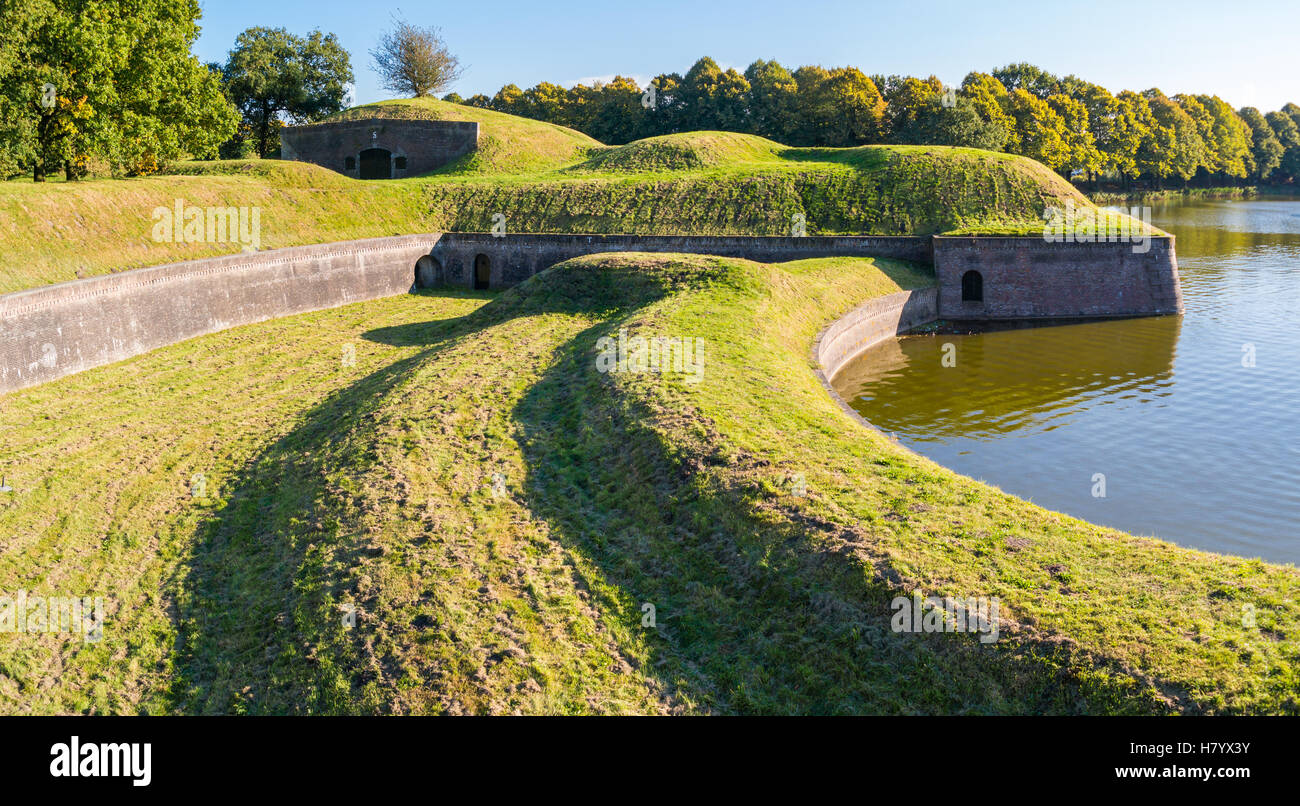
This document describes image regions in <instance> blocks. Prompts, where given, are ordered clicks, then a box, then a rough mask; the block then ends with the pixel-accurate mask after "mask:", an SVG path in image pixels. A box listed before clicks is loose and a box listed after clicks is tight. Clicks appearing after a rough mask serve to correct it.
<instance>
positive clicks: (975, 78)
mask: <svg viewBox="0 0 1300 806" xmlns="http://www.w3.org/2000/svg"><path fill="white" fill-rule="evenodd" d="M961 96H962V97H963V98H965V99H966V100H967V101H969V102H970V106H971V109H973V110H974V111H975V114H977V115H979V117H980V120H982V121H984V122H985V123H988V124H992V125H993V126H994V127H996V128H997V129H999V130H1001V131H1004V132H1006V139H1005V142H1004V143H1003V146H1002V147H1003V148H1005V149H1006V150H1008V151H1015V150H1016V149H1017V148H1018V142H1019V141H1018V136H1017V135H1016V131H1015V129H1016V122H1015V120H1014V119H1013V118H1012V117H1011V116H1010V115H1008V114H1007V111H1006V97H1007V88H1006V87H1004V86H1002V82H1001V81H998V80H997V79H996V78H994V77H993V76H991V75H989V74H987V73H969V74H968V75H967V76H966V78H965V79H964V80H963V81H962V83H961Z"/></svg>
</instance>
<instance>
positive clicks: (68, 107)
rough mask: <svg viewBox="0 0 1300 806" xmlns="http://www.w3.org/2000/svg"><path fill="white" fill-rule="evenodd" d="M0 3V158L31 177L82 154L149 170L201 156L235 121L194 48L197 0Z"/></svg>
mask: <svg viewBox="0 0 1300 806" xmlns="http://www.w3.org/2000/svg"><path fill="white" fill-rule="evenodd" d="M126 5H127V4H120V3H88V2H79V0H32V2H27V3H5V4H3V5H0V30H2V31H4V36H3V37H0V135H3V137H2V138H0V142H3V143H4V145H3V146H0V163H3V164H4V165H6V166H8V167H10V168H12V167H16V166H17V165H18V164H24V165H27V166H28V167H29V168H30V170H31V171H32V178H33V180H35V181H38V182H39V181H43V180H44V179H45V176H46V174H47V173H48V172H49V171H50V170H53V169H56V168H58V167H60V166H62V167H63V169H64V171H65V173H66V175H67V177H68V178H69V179H75V178H77V177H78V176H81V175H83V174H85V173H86V171H87V170H88V165H89V162H90V160H91V159H100V160H102V161H104V162H106V163H107V164H108V166H109V167H110V168H111V169H112V170H114V171H125V172H127V173H148V172H150V171H152V170H157V168H158V167H159V165H160V164H161V163H162V162H164V161H166V160H168V159H173V158H176V157H179V156H182V155H194V156H209V155H212V154H214V153H215V151H216V147H217V145H218V144H219V143H220V142H221V141H223V140H225V139H227V138H228V137H229V136H230V134H231V133H232V132H233V131H234V128H235V114H234V110H233V109H231V108H230V104H229V103H228V102H227V101H226V100H225V98H224V97H223V96H222V94H221V91H220V88H219V85H218V82H217V80H216V77H215V76H214V75H213V74H212V73H211V72H210V71H209V70H208V69H207V68H205V67H204V66H203V64H202V63H200V62H199V61H198V59H196V58H195V57H194V56H193V54H192V53H191V47H192V46H193V43H194V40H195V39H196V38H197V36H198V19H199V15H200V10H199V6H198V2H197V0H138V1H137V2H134V3H131V4H129V5H130V7H129V8H126V7H124V6H126Z"/></svg>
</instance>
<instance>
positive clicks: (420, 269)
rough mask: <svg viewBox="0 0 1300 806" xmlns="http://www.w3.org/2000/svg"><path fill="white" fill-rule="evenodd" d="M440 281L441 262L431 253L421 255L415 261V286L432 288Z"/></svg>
mask: <svg viewBox="0 0 1300 806" xmlns="http://www.w3.org/2000/svg"><path fill="white" fill-rule="evenodd" d="M440 282H442V264H441V263H439V262H438V259H437V258H436V257H434V256H433V255H423V256H421V257H420V259H419V260H417V261H415V287H416V288H433V287H434V286H435V285H437V284H438V283H440Z"/></svg>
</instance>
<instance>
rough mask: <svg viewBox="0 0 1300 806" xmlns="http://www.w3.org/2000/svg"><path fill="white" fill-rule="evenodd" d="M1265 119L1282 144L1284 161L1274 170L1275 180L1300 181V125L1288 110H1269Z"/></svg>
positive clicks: (1273, 177)
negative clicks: (1287, 112)
mask: <svg viewBox="0 0 1300 806" xmlns="http://www.w3.org/2000/svg"><path fill="white" fill-rule="evenodd" d="M1287 106H1294V104H1287ZM1282 108H1283V109H1286V106H1284V107H1282ZM1264 119H1265V120H1267V121H1268V125H1269V128H1271V129H1272V130H1273V133H1274V134H1275V135H1277V140H1278V142H1279V143H1281V144H1282V161H1281V162H1280V163H1279V164H1278V166H1277V168H1275V169H1274V170H1273V176H1272V179H1273V181H1275V182H1285V181H1287V180H1290V181H1300V126H1297V125H1296V122H1295V121H1294V120H1293V119H1292V118H1291V116H1290V115H1288V114H1286V112H1269V113H1268V114H1267V115H1265V116H1264Z"/></svg>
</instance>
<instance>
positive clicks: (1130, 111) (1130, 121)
mask: <svg viewBox="0 0 1300 806" xmlns="http://www.w3.org/2000/svg"><path fill="white" fill-rule="evenodd" d="M1115 100H1116V102H1118V104H1119V111H1118V112H1117V113H1116V118H1115V124H1116V125H1115V127H1114V134H1113V137H1112V138H1111V143H1110V147H1109V150H1108V151H1104V152H1103V154H1105V155H1106V159H1107V164H1108V165H1110V166H1112V167H1113V168H1114V170H1115V171H1117V172H1118V173H1119V175H1120V177H1121V178H1123V180H1124V185H1125V187H1127V186H1128V183H1129V182H1130V181H1131V180H1133V179H1135V178H1137V177H1138V176H1140V175H1141V174H1142V173H1143V172H1145V171H1147V169H1148V166H1146V165H1145V164H1143V162H1142V155H1143V150H1142V149H1143V144H1144V143H1146V142H1147V140H1148V138H1150V137H1151V136H1152V131H1153V130H1154V129H1155V127H1156V120H1155V118H1154V117H1153V116H1152V114H1151V104H1150V103H1148V102H1147V99H1146V98H1143V97H1142V96H1141V95H1138V94H1137V93H1136V92H1132V91H1131V90H1124V91H1123V92H1121V93H1120V94H1119V95H1116V96H1115Z"/></svg>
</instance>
